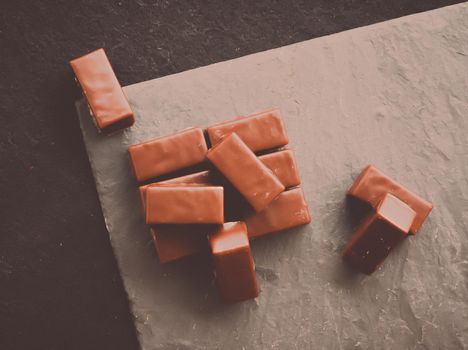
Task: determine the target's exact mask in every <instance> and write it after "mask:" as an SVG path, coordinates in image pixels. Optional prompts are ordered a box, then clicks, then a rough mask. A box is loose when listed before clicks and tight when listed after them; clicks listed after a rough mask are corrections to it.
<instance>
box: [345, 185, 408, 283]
mask: <svg viewBox="0 0 468 350" xmlns="http://www.w3.org/2000/svg"><path fill="white" fill-rule="evenodd" d="M416 215H417V214H416V212H415V211H414V210H413V209H411V208H410V207H409V206H408V205H406V204H405V203H404V202H402V201H401V200H399V199H398V198H396V197H395V196H393V195H391V194H387V195H385V197H384V198H383V200H382V201H381V203H380V204H379V205H378V207H377V208H376V210H375V211H374V212H373V213H372V214H370V215H369V216H368V217H367V218H366V219H365V220H364V221H363V222H362V223H361V224H360V225H359V226H358V228H357V229H356V230H355V231H354V233H353V235H352V237H351V239H350V241H349V242H348V244H347V245H346V247H345V248H344V250H343V252H342V256H343V258H344V259H345V260H346V261H347V262H348V263H349V264H350V265H352V266H353V267H354V268H356V269H358V270H359V271H361V272H363V273H365V274H371V273H372V272H374V271H375V270H376V269H377V268H378V267H379V266H380V265H381V264H382V262H383V261H384V260H385V258H386V257H387V256H388V255H389V254H390V252H391V250H392V249H393V248H394V247H395V246H397V245H398V243H400V242H401V241H402V240H403V239H404V238H405V237H406V236H407V235H408V232H409V231H410V228H411V226H412V225H413V223H414V219H415V217H416Z"/></svg>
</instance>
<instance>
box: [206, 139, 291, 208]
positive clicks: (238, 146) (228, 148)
mask: <svg viewBox="0 0 468 350" xmlns="http://www.w3.org/2000/svg"><path fill="white" fill-rule="evenodd" d="M207 158H208V159H209V160H210V161H211V162H212V163H213V164H214V166H215V167H216V168H217V169H218V170H219V171H220V172H221V173H222V174H223V175H224V176H225V177H226V178H227V179H228V180H229V182H230V183H231V184H232V185H233V186H234V187H235V188H236V189H237V190H238V191H239V192H240V193H241V194H242V195H243V196H244V198H245V199H246V200H247V201H248V202H249V203H250V205H252V207H253V208H254V209H255V210H256V211H261V210H263V209H264V208H266V207H267V206H268V204H270V203H271V201H272V200H273V199H274V198H276V197H277V196H278V194H280V193H281V192H283V191H284V186H283V184H282V183H281V182H280V181H279V180H278V178H277V177H276V176H275V175H274V174H273V172H272V171H271V170H270V169H268V168H267V167H266V166H265V165H264V164H263V163H262V162H261V161H260V160H259V159H258V158H257V156H255V154H254V153H253V152H252V151H251V150H250V149H249V148H248V147H247V145H246V144H245V143H244V142H243V141H242V140H241V139H240V137H239V136H237V134H235V133H233V134H230V135H229V136H226V137H225V138H224V139H223V140H222V141H221V142H220V143H218V144H217V145H216V146H214V147H213V148H211V149H210V150H209V151H208V154H207Z"/></svg>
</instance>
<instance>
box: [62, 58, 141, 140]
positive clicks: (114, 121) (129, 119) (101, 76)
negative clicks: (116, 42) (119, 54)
mask: <svg viewBox="0 0 468 350" xmlns="http://www.w3.org/2000/svg"><path fill="white" fill-rule="evenodd" d="M70 65H71V67H72V69H73V71H74V73H75V76H76V79H77V81H78V83H79V85H80V87H81V89H82V91H83V95H84V96H85V98H86V101H87V102H88V106H89V108H90V111H91V114H92V117H93V119H94V122H95V124H96V126H97V128H98V129H99V130H100V131H101V132H103V133H105V134H110V133H113V132H115V131H118V130H120V129H124V128H126V127H129V126H131V125H133V123H134V121H135V119H134V116H133V112H132V110H131V108H130V105H129V103H128V100H127V97H126V96H125V94H124V92H123V90H122V87H121V86H120V84H119V81H118V80H117V77H116V76H115V73H114V71H113V69H112V66H111V64H110V62H109V59H108V58H107V56H106V53H105V52H104V50H103V49H98V50H96V51H93V52H91V53H89V54H87V55H84V56H82V57H79V58H76V59H74V60H71V61H70Z"/></svg>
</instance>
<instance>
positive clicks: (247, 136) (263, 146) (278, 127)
mask: <svg viewBox="0 0 468 350" xmlns="http://www.w3.org/2000/svg"><path fill="white" fill-rule="evenodd" d="M207 132H208V137H209V138H210V142H211V144H212V145H213V146H214V145H216V144H217V143H219V142H220V141H221V139H222V138H223V137H225V136H227V135H229V134H231V133H233V132H235V133H236V134H237V135H239V137H240V138H241V139H242V141H244V142H245V144H246V145H247V146H248V147H249V148H250V149H251V150H252V151H253V152H258V151H263V150H267V149H270V148H276V147H282V146H284V145H287V144H288V137H287V135H286V131H285V129H284V125H283V121H282V120H281V116H280V112H279V110H278V109H271V110H268V111H265V112H261V113H257V114H253V115H251V116H248V117H245V118H237V119H235V120H232V121H229V122H225V123H221V124H218V125H214V126H211V127H209V128H207Z"/></svg>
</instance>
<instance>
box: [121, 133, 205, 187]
mask: <svg viewBox="0 0 468 350" xmlns="http://www.w3.org/2000/svg"><path fill="white" fill-rule="evenodd" d="M207 150H208V147H207V145H206V142H205V137H204V136H203V130H202V129H200V128H191V129H187V130H184V131H181V132H179V133H177V134H174V135H170V136H165V137H161V138H158V139H155V140H152V141H148V142H144V143H140V144H138V145H133V146H130V147H129V149H128V152H129V154H130V160H131V163H132V166H133V170H134V173H135V177H136V178H137V180H138V181H144V180H148V179H151V178H153V177H157V176H161V175H166V174H169V173H172V172H174V171H176V170H181V169H184V168H188V167H190V166H193V165H196V164H198V163H201V162H203V161H204V160H205V156H206V152H207Z"/></svg>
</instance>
